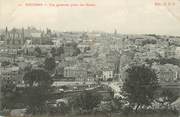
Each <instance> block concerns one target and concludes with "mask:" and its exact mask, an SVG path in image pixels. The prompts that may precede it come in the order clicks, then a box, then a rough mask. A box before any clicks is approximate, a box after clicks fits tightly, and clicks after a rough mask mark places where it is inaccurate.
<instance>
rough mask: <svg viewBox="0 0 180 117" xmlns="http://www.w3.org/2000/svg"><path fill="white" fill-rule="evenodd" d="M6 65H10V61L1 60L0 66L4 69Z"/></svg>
mask: <svg viewBox="0 0 180 117" xmlns="http://www.w3.org/2000/svg"><path fill="white" fill-rule="evenodd" d="M8 65H10V62H9V61H3V62H2V63H1V66H2V67H4V69H5V67H6V66H8Z"/></svg>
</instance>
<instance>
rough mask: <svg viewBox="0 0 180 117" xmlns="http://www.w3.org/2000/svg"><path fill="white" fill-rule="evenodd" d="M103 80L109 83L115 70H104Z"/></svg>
mask: <svg viewBox="0 0 180 117" xmlns="http://www.w3.org/2000/svg"><path fill="white" fill-rule="evenodd" d="M102 78H103V80H104V81H107V80H108V79H113V70H112V69H110V68H104V69H103V70H102Z"/></svg>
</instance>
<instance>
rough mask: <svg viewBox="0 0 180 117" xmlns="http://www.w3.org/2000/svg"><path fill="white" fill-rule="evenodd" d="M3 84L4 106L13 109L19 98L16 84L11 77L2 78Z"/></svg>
mask: <svg viewBox="0 0 180 117" xmlns="http://www.w3.org/2000/svg"><path fill="white" fill-rule="evenodd" d="M1 84H2V85H1V92H2V99H1V102H2V108H3V109H12V108H13V107H14V105H15V104H16V99H17V95H16V93H17V91H16V85H15V84H14V83H13V81H12V80H11V79H2V81H1Z"/></svg>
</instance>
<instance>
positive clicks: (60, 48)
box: [57, 47, 64, 56]
mask: <svg viewBox="0 0 180 117" xmlns="http://www.w3.org/2000/svg"><path fill="white" fill-rule="evenodd" d="M62 54H64V48H63V47H59V48H57V55H58V56H61V55H62Z"/></svg>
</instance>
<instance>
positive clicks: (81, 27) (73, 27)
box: [0, 0, 180, 36]
mask: <svg viewBox="0 0 180 117" xmlns="http://www.w3.org/2000/svg"><path fill="white" fill-rule="evenodd" d="M157 1H158V2H161V3H163V2H165V1H163V0H133V1H132V0H112V1H107V0H75V1H72V0H62V1H61V0H13V1H12V0H0V17H1V18H0V27H2V28H4V27H6V26H8V27H19V28H21V27H27V26H31V25H32V26H36V27H37V28H38V29H39V28H41V29H45V28H46V27H49V28H51V29H53V30H56V31H76V32H81V31H88V32H89V31H93V30H97V31H102V32H114V29H116V30H117V31H118V33H122V34H157V35H177V36H180V12H179V11H180V1H179V0H167V1H166V2H167V3H169V2H170V3H172V4H174V5H169V6H165V5H161V6H158V5H155V3H156V2H157ZM26 3H27V4H28V3H46V4H51V3H52V4H61V3H68V4H71V3H77V4H79V3H89V4H91V3H92V4H95V6H93V7H49V6H35V7H33V6H25V5H24V4H26ZM19 4H23V6H19Z"/></svg>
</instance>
